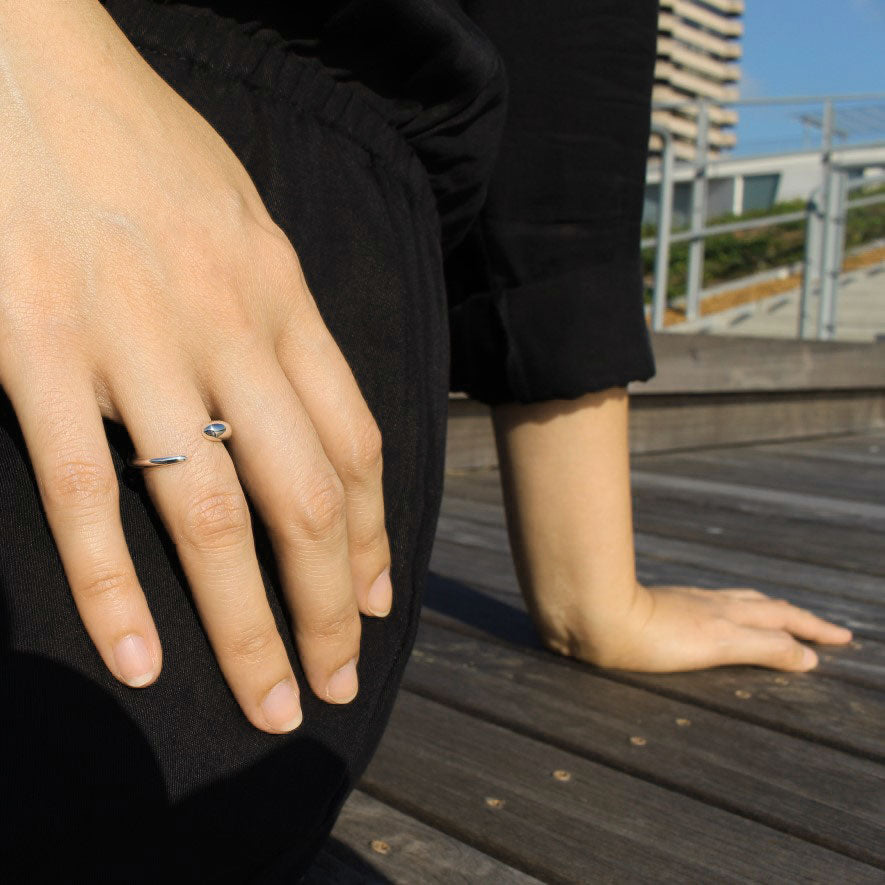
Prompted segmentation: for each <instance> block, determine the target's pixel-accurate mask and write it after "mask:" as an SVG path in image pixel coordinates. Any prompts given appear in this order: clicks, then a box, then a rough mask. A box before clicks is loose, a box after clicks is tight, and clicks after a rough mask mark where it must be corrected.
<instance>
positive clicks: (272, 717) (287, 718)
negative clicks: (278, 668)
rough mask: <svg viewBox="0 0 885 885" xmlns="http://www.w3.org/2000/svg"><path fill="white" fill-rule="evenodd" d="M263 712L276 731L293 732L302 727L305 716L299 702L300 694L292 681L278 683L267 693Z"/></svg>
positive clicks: (286, 680) (262, 705)
mask: <svg viewBox="0 0 885 885" xmlns="http://www.w3.org/2000/svg"><path fill="white" fill-rule="evenodd" d="M261 712H262V713H263V714H264V718H265V719H266V720H267V724H268V725H269V726H270V727H271V728H273V729H275V730H276V731H293V730H294V729H296V728H298V726H299V725H301V720H302V719H303V718H304V716H303V714H302V712H301V704H300V703H299V702H298V693H297V692H296V691H295V688H294V686H293V685H292V681H291V680H290V679H284V680H283V681H282V682H278V683H277V684H276V685H275V686H274V687H273V688H272V689H271V690H270V691H269V692H268V693H267V697H266V698H265V699H264V701H263V702H262V704H261Z"/></svg>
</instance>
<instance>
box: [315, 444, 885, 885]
mask: <svg viewBox="0 0 885 885" xmlns="http://www.w3.org/2000/svg"><path fill="white" fill-rule="evenodd" d="M633 488H634V520H635V526H636V531H637V535H636V548H637V557H638V567H639V576H640V579H641V580H642V581H644V582H645V583H654V584H673V583H684V584H694V585H697V586H708V587H729V586H750V587H755V588H757V589H758V590H761V591H762V592H764V593H766V594H769V595H771V596H775V597H782V598H785V599H788V600H789V601H791V602H794V603H796V604H797V605H800V606H803V607H806V608H809V609H810V610H812V611H813V612H815V613H817V614H819V615H821V616H823V617H825V618H828V619H832V620H833V621H835V622H837V623H840V624H844V625H846V626H848V627H850V628H851V629H852V630H853V631H854V641H853V642H852V643H851V644H850V645H849V646H842V647H836V646H816V648H817V651H818V653H819V655H820V665H819V666H818V667H817V668H816V669H815V670H813V671H811V672H810V673H804V674H801V673H784V672H780V671H775V670H767V669H762V668H757V667H749V666H730V667H718V668H715V669H712V670H706V671H700V672H693V673H683V674H663V675H650V674H649V675H644V674H639V673H629V672H625V671H604V670H600V669H598V668H594V667H591V666H589V665H586V664H582V663H579V662H576V661H573V660H569V659H566V658H563V657H560V656H558V655H556V654H554V653H552V652H549V651H547V650H546V649H544V648H543V647H542V646H541V645H540V643H539V641H538V639H537V636H536V634H535V632H534V629H533V626H532V622H531V620H530V618H529V616H528V614H527V612H526V610H525V607H524V604H523V600H522V597H521V595H520V593H519V591H518V588H517V583H516V577H515V574H514V571H513V565H512V562H511V559H510V555H509V548H508V541H507V534H506V530H505V527H504V510H503V504H502V500H501V493H500V488H499V484H498V477H497V471H496V470H495V469H494V468H487V469H484V470H478V471H472V472H470V473H466V472H462V473H456V472H451V473H449V474H448V475H447V478H446V490H445V497H444V502H443V507H442V513H441V516H440V521H439V529H438V533H437V540H436V545H435V548H434V553H433V560H432V564H431V568H432V571H433V573H434V574H433V575H432V577H431V580H430V582H429V585H428V587H427V592H426V597H425V604H424V610H423V614H422V623H421V627H420V631H419V634H418V638H417V642H416V645H415V648H414V651H413V654H412V657H411V659H410V661H409V665H408V668H407V670H406V674H405V680H404V683H403V687H402V690H401V692H400V695H399V696H398V699H397V702H396V707H395V709H394V712H393V716H392V719H391V721H390V725H389V727H388V730H387V731H386V733H385V735H384V738H383V739H382V742H381V745H380V747H379V750H378V752H377V754H376V755H375V757H374V758H373V760H372V762H371V764H370V766H369V768H368V770H367V772H366V774H365V776H364V777H363V779H362V781H361V782H360V784H359V787H358V789H357V790H355V791H354V793H353V794H352V795H351V797H350V799H349V800H348V802H347V803H346V805H345V807H344V809H343V811H342V814H341V816H340V818H339V820H338V823H337V825H336V827H335V830H334V832H333V837H332V839H331V840H330V842H329V844H328V845H327V847H326V849H325V850H324V852H323V854H322V855H321V856H320V858H319V859H318V861H317V864H316V866H315V868H314V871H313V872H312V873H311V874H310V875H309V876H308V878H307V879H306V880H305V881H307V882H311V883H317V882H336V883H346V882H403V883H425V882H446V883H448V882H453V881H461V882H480V881H483V882H485V881H490V882H495V883H498V882H501V883H510V882H514V883H516V882H533V881H538V880H540V881H543V882H618V883H622V882H650V881H654V882H681V883H682V882H732V881H753V882H763V881H764V882H797V881H802V882H826V883H833V882H839V883H853V882H880V883H881V882H885V826H883V821H885V765H883V762H885V696H883V687H885V619H883V615H885V552H883V551H885V543H883V532H885V429H881V430H873V431H867V432H865V433H859V434H851V435H843V436H837V437H829V438H827V439H814V440H798V441H797V440H793V441H785V442H774V443H772V442H769V443H765V444H745V445H732V446H729V447H718V448H709V447H708V448H700V449H695V450H693V451H682V452H678V453H656V454H642V455H634V456H633Z"/></svg>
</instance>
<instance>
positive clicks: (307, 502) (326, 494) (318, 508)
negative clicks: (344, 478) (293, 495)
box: [294, 473, 346, 541]
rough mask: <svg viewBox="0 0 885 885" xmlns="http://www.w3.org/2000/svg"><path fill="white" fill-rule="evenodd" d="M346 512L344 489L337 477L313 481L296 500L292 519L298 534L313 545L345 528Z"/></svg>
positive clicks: (332, 476)
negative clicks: (312, 542) (311, 541)
mask: <svg viewBox="0 0 885 885" xmlns="http://www.w3.org/2000/svg"><path fill="white" fill-rule="evenodd" d="M345 508H346V498H345V494H344V485H343V483H342V482H341V480H340V479H339V478H338V476H337V475H336V474H334V473H332V474H328V475H326V476H324V477H322V478H321V479H319V480H316V481H315V482H314V484H313V486H312V487H311V488H310V489H309V490H307V492H302V494H301V495H300V497H299V500H298V506H297V508H296V514H295V518H294V519H295V525H296V528H297V533H298V534H299V535H303V536H306V537H307V538H309V539H310V540H314V541H316V540H322V539H324V538H328V537H329V536H330V535H333V534H335V533H336V532H337V531H339V530H340V528H341V526H342V525H343V524H344V518H345Z"/></svg>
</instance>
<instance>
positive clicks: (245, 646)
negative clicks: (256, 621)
mask: <svg viewBox="0 0 885 885" xmlns="http://www.w3.org/2000/svg"><path fill="white" fill-rule="evenodd" d="M276 647H277V635H276V630H274V629H271V628H270V627H267V626H265V625H263V624H260V625H255V626H253V627H250V628H247V629H244V630H240V631H239V632H237V633H235V634H234V635H233V636H231V637H230V638H229V639H227V640H226V641H225V642H224V643H223V647H222V650H221V651H222V654H224V655H225V656H226V657H228V658H231V659H233V660H234V661H236V662H237V663H241V664H257V663H261V662H263V661H266V660H268V659H269V658H271V657H272V656H273V654H274V653H275V651H276Z"/></svg>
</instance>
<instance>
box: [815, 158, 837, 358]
mask: <svg viewBox="0 0 885 885" xmlns="http://www.w3.org/2000/svg"><path fill="white" fill-rule="evenodd" d="M841 190H842V187H841V176H840V175H839V173H838V172H836V171H835V170H833V169H831V170H830V186H829V188H828V192H827V205H826V208H825V213H826V214H825V215H824V237H823V239H824V247H823V249H822V252H823V257H822V264H823V271H822V273H821V279H820V306H819V313H818V315H817V337H818V338H820V339H821V340H826V341H829V340H831V339H832V338H833V337H834V336H835V334H836V329H835V326H834V325H833V321H834V318H835V309H834V307H833V301H834V300H835V298H836V290H837V288H838V287H839V266H838V258H839V255H838V252H839V199H840V191H841Z"/></svg>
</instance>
